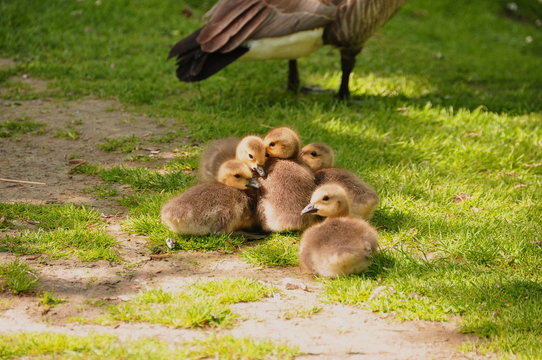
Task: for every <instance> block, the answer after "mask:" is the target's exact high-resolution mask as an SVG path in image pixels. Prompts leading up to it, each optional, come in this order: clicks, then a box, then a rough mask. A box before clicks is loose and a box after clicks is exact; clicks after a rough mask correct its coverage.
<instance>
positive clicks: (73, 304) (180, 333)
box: [0, 59, 482, 360]
mask: <svg viewBox="0 0 542 360" xmlns="http://www.w3.org/2000/svg"><path fill="white" fill-rule="evenodd" d="M13 65H14V63H13V62H10V61H8V60H6V59H3V60H2V61H0V66H1V67H5V66H13ZM11 81H21V82H25V84H27V86H28V87H29V88H30V90H29V91H37V92H40V91H43V90H44V89H45V88H47V84H46V83H45V82H43V81H40V80H36V79H29V78H28V77H27V78H14V79H11ZM1 92H2V89H1V88H0V93H1ZM121 108H122V106H121V104H119V103H117V102H115V101H109V100H96V99H85V100H78V101H60V100H51V99H46V98H43V99H40V100H32V101H17V102H14V101H11V100H6V99H4V100H0V122H1V121H6V120H11V119H15V118H18V117H22V116H26V117H29V118H31V119H33V120H36V121H40V122H44V123H46V124H47V128H46V132H45V134H42V135H35V134H34V135H21V136H17V137H13V138H0V178H10V179H19V180H30V181H39V182H44V183H46V185H25V184H13V183H4V182H0V202H19V201H25V202H33V203H52V202H53V203H57V202H58V203H78V204H87V205H90V206H93V207H96V208H98V209H99V210H100V211H101V212H102V213H103V214H104V219H105V220H106V221H107V222H108V224H109V226H108V231H109V232H110V233H111V234H113V235H114V236H115V237H116V238H117V239H119V240H120V245H119V252H120V253H121V254H122V257H123V259H124V260H125V262H124V263H122V264H113V263H108V262H106V261H99V262H94V263H82V262H80V261H78V260H76V259H61V260H50V259H48V258H46V257H37V258H36V256H25V257H23V258H22V260H23V261H24V262H26V263H28V264H29V265H31V266H32V267H34V268H36V269H37V270H38V271H39V278H40V281H39V289H40V290H48V291H50V292H52V293H53V294H55V295H56V296H60V297H62V298H65V299H67V300H68V302H66V303H64V304H61V305H58V306H56V307H54V308H53V309H52V310H50V311H48V312H46V311H43V308H41V307H40V306H39V304H38V303H37V298H36V295H33V294H30V295H26V296H19V297H15V296H13V295H9V294H6V293H3V294H0V297H1V298H2V299H3V300H4V301H3V303H5V304H8V305H7V306H5V307H7V309H3V311H2V309H0V333H5V332H28V331H55V332H62V333H70V334H78V335H85V334H89V333H93V332H100V333H102V332H106V333H111V334H115V335H117V336H119V337H120V338H122V339H134V338H142V337H156V338H159V339H162V340H165V341H169V342H178V341H184V340H187V339H192V338H202V337H205V336H206V335H207V332H205V331H203V330H179V329H172V328H168V327H164V326H158V325H149V324H121V325H120V326H118V327H112V326H109V327H108V326H97V325H79V324H74V323H69V322H66V319H67V318H69V317H71V316H85V317H86V316H93V315H97V314H98V313H99V312H100V311H101V310H100V309H99V308H97V307H94V306H92V305H90V304H89V301H88V300H100V299H106V300H109V301H123V300H126V299H128V298H130V297H132V296H134V295H135V294H136V293H137V292H138V291H140V290H142V289H147V288H157V287H162V288H164V289H165V290H169V291H178V290H179V289H180V288H181V287H182V286H184V285H186V284H187V283H190V282H193V281H196V280H207V279H218V278H223V277H226V276H228V277H233V276H235V277H237V276H246V277H250V278H253V279H258V280H261V281H264V282H266V283H271V284H274V285H276V286H277V287H279V288H281V289H282V290H283V291H282V293H281V294H280V295H277V296H275V297H272V298H268V299H265V300H263V301H259V302H255V303H243V304H235V305H233V306H232V307H233V309H234V311H235V312H237V313H239V314H240V315H241V316H242V319H243V320H242V321H240V323H239V324H238V325H237V326H236V327H234V328H233V329H231V330H221V331H220V332H222V333H231V334H233V335H235V336H250V337H253V338H270V339H273V340H276V341H278V342H286V343H288V344H291V345H297V346H299V347H300V349H301V351H303V352H304V353H305V355H303V356H300V357H299V359H372V360H374V359H466V358H477V359H478V358H482V356H481V355H479V354H459V353H457V352H456V349H457V348H458V347H459V346H460V345H461V344H463V343H464V342H466V341H469V340H472V339H473V338H472V337H469V336H466V335H463V334H459V333H458V332H457V329H456V325H455V324H454V322H448V323H432V322H424V321H409V322H398V321H396V320H394V319H392V318H390V317H389V316H388V315H386V314H374V313H371V312H369V311H366V310H361V309H358V308H355V307H349V306H343V305H335V304H326V303H323V302H321V291H322V289H321V286H320V285H319V283H318V282H317V281H315V280H314V279H312V278H311V277H309V276H307V275H304V274H302V273H301V272H300V271H299V269H297V268H293V269H292V268H287V269H283V268H265V269H262V268H255V267H253V266H250V265H248V264H246V263H245V262H244V261H242V260H241V259H240V258H239V257H238V256H237V255H236V254H232V255H225V254H220V253H214V252H210V253H198V252H184V253H177V254H174V255H173V256H171V257H169V258H165V259H158V260H157V259H154V260H153V259H151V258H150V253H149V251H148V250H147V249H146V248H145V239H144V238H143V237H138V236H134V235H132V234H129V233H127V232H125V231H123V230H122V229H121V227H120V223H121V222H122V221H123V219H124V218H125V216H126V214H125V210H124V209H123V208H122V207H120V206H119V205H117V204H115V203H114V202H112V201H107V200H99V199H96V198H94V197H93V196H91V195H88V194H85V193H84V192H83V190H84V189H85V188H88V187H89V186H92V185H96V184H98V183H99V181H98V180H97V179H96V178H94V177H91V176H85V175H70V174H69V170H70V169H71V168H73V167H74V166H77V165H78V164H79V163H80V161H88V162H100V163H103V164H116V163H122V162H123V159H124V158H125V155H124V154H114V153H107V152H104V151H101V150H100V149H99V145H98V144H100V143H101V142H102V141H103V138H105V137H116V136H125V135H130V134H135V135H137V136H146V135H147V134H155V133H159V132H163V131H164V126H167V121H163V119H151V118H147V117H144V116H140V115H134V114H130V113H127V112H125V111H122V110H121ZM72 120H82V122H83V123H82V124H81V125H78V126H77V127H76V128H77V129H78V130H80V132H81V138H80V139H79V140H77V141H70V140H66V139H59V138H55V137H54V136H53V135H54V133H55V130H57V129H62V128H64V127H65V126H66V123H67V122H69V121H72ZM158 120H160V121H158ZM164 124H165V125H164ZM182 141H186V139H184V140H182ZM161 147H162V148H161V149H159V150H160V153H171V151H172V150H173V148H174V147H175V144H171V145H165V146H162V145H161ZM153 150H156V149H153ZM144 151H146V150H143V152H144ZM72 154H76V155H77V156H75V160H74V159H71V158H73V157H74V156H72ZM122 190H123V191H124V192H126V191H128V189H126V188H124V189H122ZM1 236H2V235H1V234H0V237H1ZM14 258H15V257H14V256H13V255H11V254H9V253H0V262H4V261H10V260H13V259H14ZM231 274H234V275H231ZM285 279H290V280H285ZM286 283H294V284H298V285H300V286H301V288H303V287H306V289H301V288H297V289H292V290H288V289H289V288H290V287H292V286H287V285H286ZM294 287H295V286H294ZM312 306H319V307H321V308H322V310H321V311H320V312H318V313H317V314H315V315H313V316H311V317H309V318H294V319H290V320H288V319H285V318H284V317H283V314H284V313H285V312H287V311H289V310H292V309H297V308H310V307H312Z"/></svg>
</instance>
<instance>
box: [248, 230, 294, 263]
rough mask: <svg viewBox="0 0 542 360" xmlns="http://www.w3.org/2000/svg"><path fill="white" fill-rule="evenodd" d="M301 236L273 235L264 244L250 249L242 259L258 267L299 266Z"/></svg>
mask: <svg viewBox="0 0 542 360" xmlns="http://www.w3.org/2000/svg"><path fill="white" fill-rule="evenodd" d="M298 243H299V234H296V233H292V234H284V233H283V234H272V235H271V236H270V237H269V238H268V239H266V240H265V242H263V243H262V244H259V245H256V246H254V247H251V248H248V249H246V250H244V251H243V252H242V253H241V257H242V258H243V259H245V260H246V261H247V262H248V263H249V264H252V265H256V266H297V265H299V260H298V256H297V251H298V245H299V244H298Z"/></svg>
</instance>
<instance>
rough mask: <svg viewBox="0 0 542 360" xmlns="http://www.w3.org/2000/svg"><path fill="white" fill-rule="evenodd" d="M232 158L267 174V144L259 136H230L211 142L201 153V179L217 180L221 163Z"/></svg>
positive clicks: (260, 173)
mask: <svg viewBox="0 0 542 360" xmlns="http://www.w3.org/2000/svg"><path fill="white" fill-rule="evenodd" d="M232 159H236V160H239V161H242V162H243V163H245V164H246V165H248V166H249V167H250V168H251V169H252V170H254V171H256V172H257V173H258V175H259V176H265V171H264V164H265V160H266V156H265V145H264V143H263V141H262V139H261V138H260V137H259V136H255V135H249V136H246V137H244V138H243V139H238V138H235V137H228V138H225V139H219V140H215V141H213V142H211V143H210V144H209V145H208V146H207V148H206V149H205V151H204V152H203V154H202V155H201V160H200V166H199V173H198V178H199V181H200V182H211V181H216V180H217V177H218V169H220V165H222V164H223V163H224V162H226V161H227V160H232Z"/></svg>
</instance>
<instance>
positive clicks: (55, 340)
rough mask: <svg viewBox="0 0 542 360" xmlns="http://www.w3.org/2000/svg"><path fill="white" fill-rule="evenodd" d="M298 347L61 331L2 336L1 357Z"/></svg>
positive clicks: (184, 355) (260, 351)
mask: <svg viewBox="0 0 542 360" xmlns="http://www.w3.org/2000/svg"><path fill="white" fill-rule="evenodd" d="M298 354H299V350H297V349H296V348H291V347H288V346H286V345H280V344H274V343H272V342H270V341H266V340H263V341H262V340H259V341H255V340H252V339H249V338H234V337H232V336H218V335H211V336H209V337H207V338H206V339H203V340H194V341H185V342H183V343H182V344H181V345H175V346H170V345H169V344H167V343H165V342H162V341H157V340H154V339H148V338H147V339H139V340H137V341H129V342H124V341H120V340H119V339H118V338H117V337H115V336H113V335H98V334H93V335H90V336H86V337H78V336H73V335H66V334H58V333H45V332H44V333H21V334H10V335H1V336H0V358H2V359H16V358H21V357H25V358H27V357H29V358H54V359H63V360H64V359H81V358H84V359H104V358H105V359H118V360H121V359H122V360H124V359H133V360H137V359H145V360H147V359H148V360H158V359H178V360H181V359H183V360H184V359H194V360H195V359H206V358H220V359H223V360H235V359H246V360H259V359H261V360H265V359H269V360H271V359H284V360H288V359H294V357H295V356H296V355H298Z"/></svg>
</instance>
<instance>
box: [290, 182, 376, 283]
mask: <svg viewBox="0 0 542 360" xmlns="http://www.w3.org/2000/svg"><path fill="white" fill-rule="evenodd" d="M302 213H303V214H307V213H312V214H316V215H320V216H323V217H326V219H325V220H324V221H323V222H322V223H320V224H317V225H314V226H312V227H310V228H308V229H307V230H305V232H304V233H303V235H302V237H301V242H300V245H299V260H300V264H301V267H302V268H303V269H304V270H305V271H308V272H310V273H313V274H316V275H320V276H323V277H337V276H342V275H348V274H357V273H360V272H363V271H365V270H367V268H368V267H369V265H370V263H371V255H372V254H373V253H374V252H375V251H376V250H377V248H378V236H377V233H376V230H375V229H374V228H373V227H372V226H371V225H369V223H368V222H366V221H365V220H362V219H359V218H355V217H352V216H351V214H350V199H349V197H348V194H347V192H346V190H345V189H344V188H343V187H342V186H341V185H339V184H326V185H322V186H320V187H318V188H317V189H316V190H315V191H314V193H313V195H312V197H311V201H310V203H309V204H308V205H307V206H306V207H305V208H304V209H303V211H302Z"/></svg>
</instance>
